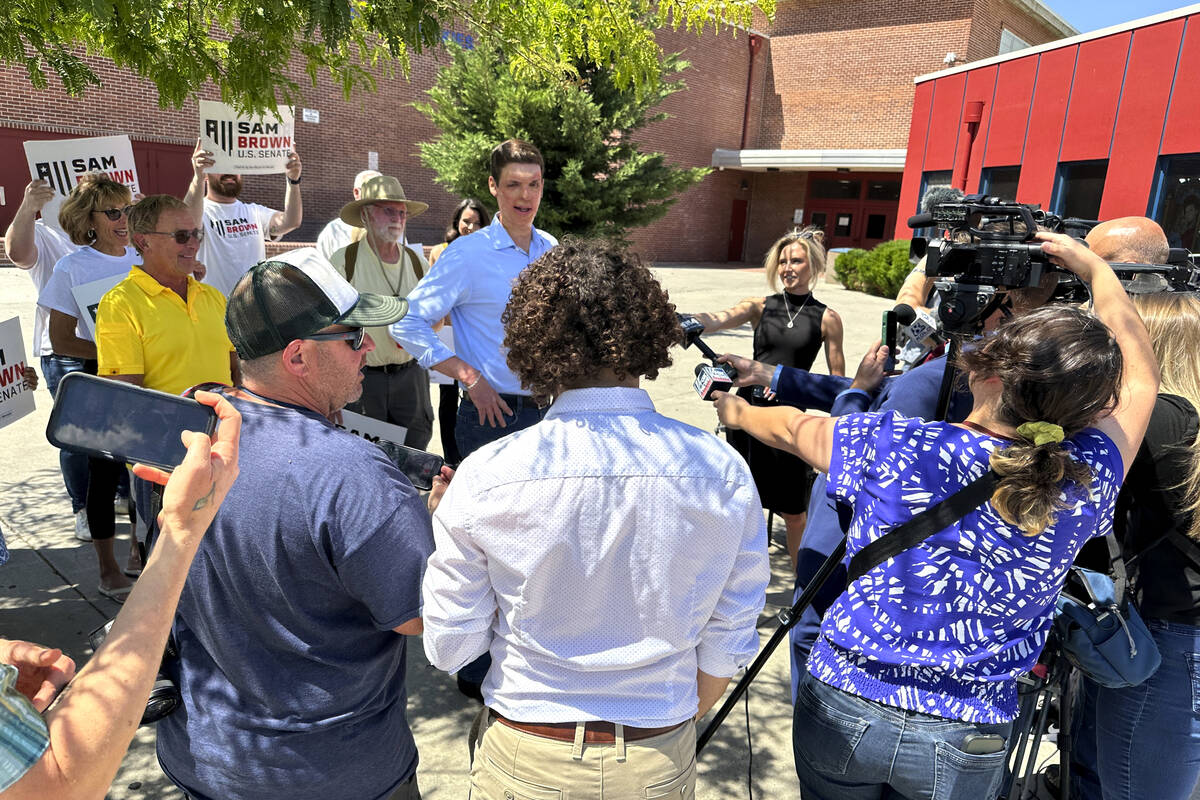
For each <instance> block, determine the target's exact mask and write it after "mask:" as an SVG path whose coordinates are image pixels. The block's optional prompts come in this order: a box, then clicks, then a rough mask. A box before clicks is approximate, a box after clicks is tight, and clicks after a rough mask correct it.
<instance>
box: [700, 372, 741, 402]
mask: <svg viewBox="0 0 1200 800" xmlns="http://www.w3.org/2000/svg"><path fill="white" fill-rule="evenodd" d="M692 388H693V389H695V390H696V394H698V395H700V399H701V400H711V399H712V396H713V393H714V392H728V391H731V390H732V389H733V378H731V377H730V376H729V373H728V372H727V371H726V370H725V369H724V365H713V364H697V365H696V380H695V382H693V383H692Z"/></svg>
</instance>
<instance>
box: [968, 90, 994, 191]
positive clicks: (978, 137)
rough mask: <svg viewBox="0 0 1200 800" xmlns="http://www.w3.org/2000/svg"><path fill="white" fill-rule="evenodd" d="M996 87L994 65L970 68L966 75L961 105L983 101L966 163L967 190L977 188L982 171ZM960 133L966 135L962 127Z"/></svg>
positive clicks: (975, 189)
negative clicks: (969, 156)
mask: <svg viewBox="0 0 1200 800" xmlns="http://www.w3.org/2000/svg"><path fill="white" fill-rule="evenodd" d="M995 88H996V67H994V66H991V67H984V68H983V69H976V70H972V71H971V72H970V74H969V75H968V76H967V90H966V92H965V93H964V94H963V107H964V108H965V107H966V104H967V103H969V102H971V101H972V100H980V101H982V102H983V116H982V117H981V118H980V120H979V129H978V131H976V133H975V143H974V145H973V146H972V147H971V161H970V163H968V164H967V191H968V192H975V191H978V190H979V174H980V172H982V171H983V154H984V151H985V148H986V147H987V134H988V123H989V122H990V121H991V117H992V98H993V96H994V95H995ZM962 135H964V136H965V135H966V129H965V128H964V129H963V133H962Z"/></svg>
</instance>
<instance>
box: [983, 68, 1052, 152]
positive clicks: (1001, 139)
mask: <svg viewBox="0 0 1200 800" xmlns="http://www.w3.org/2000/svg"><path fill="white" fill-rule="evenodd" d="M1037 72H1038V57H1037V56H1026V57H1025V58H1018V59H1016V60H1015V61H1006V62H1004V63H1003V64H1001V65H1000V67H999V70H998V71H997V74H996V91H995V99H994V100H993V105H992V111H991V114H990V115H989V124H988V134H987V146H986V148H985V150H984V156H983V165H984V166H985V167H1011V166H1014V165H1016V164H1020V163H1021V158H1022V156H1023V155H1024V152H1025V132H1026V129H1027V128H1028V127H1029V109H1030V107H1031V106H1032V105H1033V87H1034V83H1035V81H1036V79H1037Z"/></svg>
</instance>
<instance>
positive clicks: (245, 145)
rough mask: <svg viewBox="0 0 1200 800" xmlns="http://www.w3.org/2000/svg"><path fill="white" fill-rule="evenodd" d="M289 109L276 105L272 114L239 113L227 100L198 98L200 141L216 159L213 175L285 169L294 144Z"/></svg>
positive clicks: (262, 172)
mask: <svg viewBox="0 0 1200 800" xmlns="http://www.w3.org/2000/svg"><path fill="white" fill-rule="evenodd" d="M295 128H296V121H295V118H294V117H293V116H292V109H290V108H288V107H287V106H277V107H276V115H275V116H270V115H268V116H262V117H259V116H248V115H245V114H239V113H238V112H237V109H235V108H234V107H233V106H231V105H229V104H227V103H217V102H215V101H212V100H201V101H200V143H201V144H202V145H203V146H204V149H205V150H208V151H211V152H212V154H213V161H214V162H215V163H214V164H213V165H212V166H211V167H209V168H208V170H207V171H208V172H210V173H213V174H216V175H233V174H236V175H271V174H274V173H279V172H284V171H285V170H286V168H287V160H288V153H289V152H290V151H291V150H292V149H293V147H295V137H294V134H295Z"/></svg>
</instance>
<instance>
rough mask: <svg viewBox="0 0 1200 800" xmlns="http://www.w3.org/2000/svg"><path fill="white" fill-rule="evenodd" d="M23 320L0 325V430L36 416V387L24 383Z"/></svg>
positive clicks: (14, 319) (13, 320)
mask: <svg viewBox="0 0 1200 800" xmlns="http://www.w3.org/2000/svg"><path fill="white" fill-rule="evenodd" d="M25 364H26V362H25V344H24V342H22V341H21V320H20V319H18V318H17V317H13V318H12V319H9V320H5V321H4V322H0V428H3V427H4V426H5V425H8V424H9V423H10V422H16V421H17V420H19V419H20V418H21V417H23V416H25V415H26V414H31V413H33V387H32V386H30V385H29V383H28V382H27V381H26V380H25Z"/></svg>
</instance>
